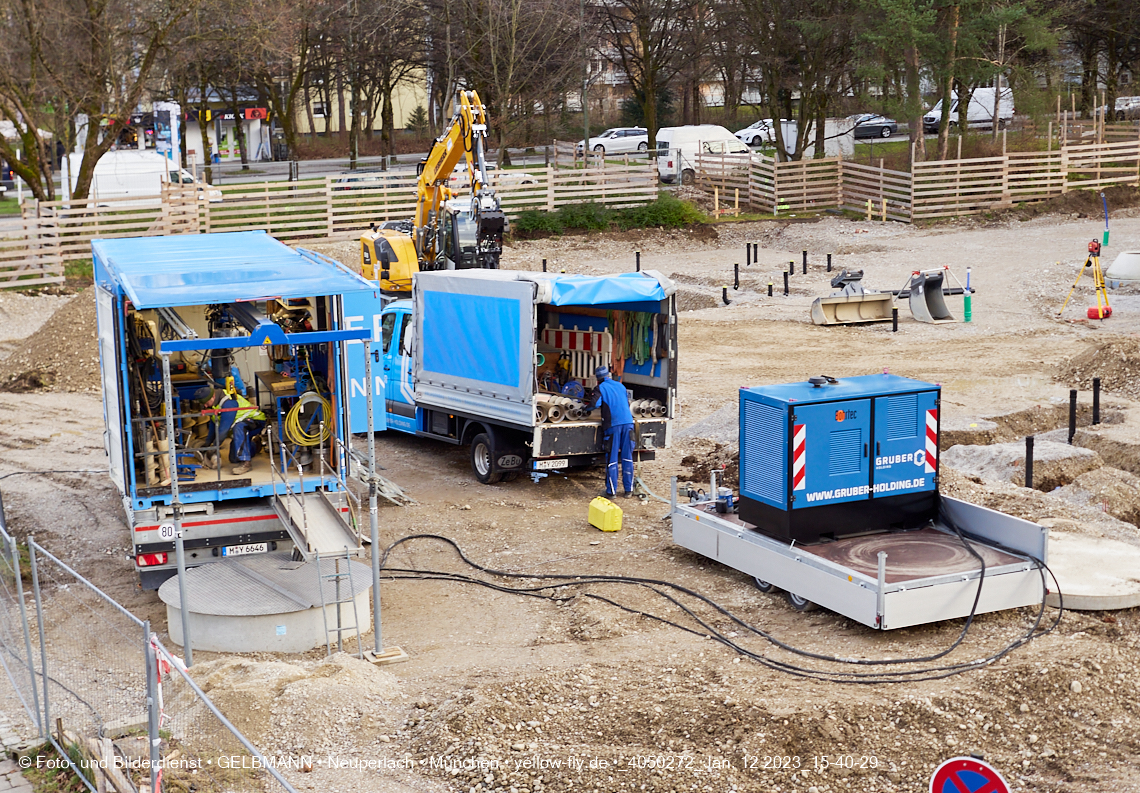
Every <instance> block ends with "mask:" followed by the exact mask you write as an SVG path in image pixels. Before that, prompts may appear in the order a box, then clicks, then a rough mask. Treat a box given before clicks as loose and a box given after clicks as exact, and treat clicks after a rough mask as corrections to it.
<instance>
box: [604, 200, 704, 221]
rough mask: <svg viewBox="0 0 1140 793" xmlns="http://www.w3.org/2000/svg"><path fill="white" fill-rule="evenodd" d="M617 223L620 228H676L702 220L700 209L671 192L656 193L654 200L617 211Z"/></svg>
mask: <svg viewBox="0 0 1140 793" xmlns="http://www.w3.org/2000/svg"><path fill="white" fill-rule="evenodd" d="M616 221H617V225H618V227H619V228H621V229H622V230H626V229H643V228H666V229H676V228H682V227H684V226H691V225H692V224H694V223H701V222H702V221H704V216H703V215H702V214H701V211H700V210H699V209H697V208H696V207H695V206H693V205H692V204H690V203H689V202H687V201H682V200H681V199H679V198H677V197H676V196H674V195H673V194H672V193H665V192H663V193H660V194H658V197H657V200H656V201H650V202H649V203H648V204H644V205H642V206H637V207H629V208H628V209H623V210H622V211H621V212H620V213H618V217H617V218H616Z"/></svg>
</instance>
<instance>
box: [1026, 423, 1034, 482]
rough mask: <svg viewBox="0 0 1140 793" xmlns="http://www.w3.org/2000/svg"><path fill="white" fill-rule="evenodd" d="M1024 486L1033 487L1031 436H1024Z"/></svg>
mask: <svg viewBox="0 0 1140 793" xmlns="http://www.w3.org/2000/svg"><path fill="white" fill-rule="evenodd" d="M1025 486H1026V487H1029V488H1031V487H1033V436H1032V435H1026V436H1025Z"/></svg>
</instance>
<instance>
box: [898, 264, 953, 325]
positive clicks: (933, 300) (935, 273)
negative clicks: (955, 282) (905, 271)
mask: <svg viewBox="0 0 1140 793" xmlns="http://www.w3.org/2000/svg"><path fill="white" fill-rule="evenodd" d="M942 282H943V273H942V270H921V271H919V272H916V273H913V274H912V275H911V277H910V283H909V284H908V285H907V288H906V290H904V291H906V292H908V293H909V297H910V313H911V315H912V316H913V317H914V318H915V319H917V320H918V321H919V322H928V323H930V324H933V325H938V324H941V323H944V322H957V321H958V320H956V319H954V317H952V316H951V315H950V310H949V309H948V308H946V300H945V299H944V298H943V296H942ZM900 297H901V295H900Z"/></svg>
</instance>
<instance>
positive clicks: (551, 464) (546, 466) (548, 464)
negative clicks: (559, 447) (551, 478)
mask: <svg viewBox="0 0 1140 793" xmlns="http://www.w3.org/2000/svg"><path fill="white" fill-rule="evenodd" d="M569 467H570V461H569V460H535V461H534V470H536V471H550V470H553V469H555V468H569Z"/></svg>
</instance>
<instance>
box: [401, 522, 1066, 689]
mask: <svg viewBox="0 0 1140 793" xmlns="http://www.w3.org/2000/svg"><path fill="white" fill-rule="evenodd" d="M959 534H960V533H959ZM960 536H961V535H960ZM421 539H427V540H435V541H439V542H443V543H446V544H447V545H450V546H451V547H452V549H453V550H454V551H455V552H456V554H457V555H458V556H459V558H460V559H462V560H463V562H464V563H465V564H467V565H468V566H470V567H472V568H474V569H475V570H478V571H479V572H482V573H485V574H487V575H493V576H498V577H503V578H515V579H520V578H521V579H533V580H539V581H555V582H558V583H550V584H544V585H540V586H534V587H511V586H507V585H504V584H498V583H495V582H493V581H488V580H486V579H483V578H477V577H474V576H469V575H464V574H462V573H453V572H447V571H436V570H420V569H405V568H389V567H387V561H388V557H389V555H390V554H391V552H392V551H393V550H394V549H395V548H396V547H398V546H399V545H402V544H404V543H405V542H409V541H411V540H421ZM962 539H963V542H964V543H966V540H965V538H964V537H962ZM966 544H967V547H968V548H969V545H968V543H966ZM970 551H971V553H974V554H975V555H977V554H976V552H975V551H974V550H973V549H972V548H970ZM1023 556H1024V555H1023ZM1027 558H1031V559H1032V557H1027ZM1032 561H1033V562H1034V563H1035V565H1036V567H1037V569H1038V572H1039V574H1040V575H1041V584H1042V593H1043V595H1042V602H1041V606H1040V608H1039V610H1038V613H1037V616H1036V618H1035V619H1034V621H1033V624H1032V625H1031V626H1030V628H1029V629H1028V631H1027V632H1026V633H1025V634H1024V635H1023V636H1021V637H1020V638H1018V639H1016V640H1014V641H1013V642H1011V643H1009V644H1008V645H1006V646H1005V647H1004V648H1002V649H1000V650H999V651H997V652H995V653H993V654H991V655H989V656H987V657H985V658H980V659H976V660H974V661H968V662H964V663H958V664H950V665H945V666H936V667H929V668H924V669H913V670H892V671H880V672H839V671H830V670H825V669H814V668H810V667H803V666H798V665H796V664H792V663H789V662H786V661H780V660H778V659H774V658H769V657H768V656H765V655H762V654H759V653H757V652H754V651H752V650H749V649H747V648H745V647H742V646H741V645H739V644H738V643H736V642H734V641H733V640H732V639H731V638H729V637H728V636H726V635H724V634H723V633H721V632H720V631H719V630H717V629H716V628H714V627H712V626H711V625H709V624H708V622H707V621H706V620H705V619H703V618H701V617H700V616H698V615H697V614H696V613H695V612H694V611H693V610H692V609H691V608H690V607H688V606H686V605H685V604H683V603H681V602H680V601H679V600H678V599H677V598H676V597H674V595H673V594H671V593H670V592H669V591H668V590H673V592H676V593H680V594H684V595H688V596H690V597H693V598H696V599H697V600H699V601H700V602H702V603H704V604H705V605H707V606H709V607H710V608H712V609H714V610H715V611H717V612H718V613H720V614H722V615H723V616H725V617H727V618H728V619H730V620H732V621H733V622H734V623H736V624H737V625H739V626H740V627H742V628H744V629H745V630H747V631H749V632H751V633H754V634H756V635H757V636H760V637H762V638H764V639H765V640H767V641H768V642H770V643H771V644H773V645H774V646H776V647H777V648H779V649H782V650H785V651H787V652H790V653H793V654H796V655H801V656H804V657H807V658H811V659H813V660H820V661H825V662H828V663H837V664H852V665H860V666H885V665H896V664H915V663H926V662H929V661H931V660H936V659H938V658H942V657H944V656H945V655H946V654H947V653H949V652H951V651H952V650H954V649H955V648H956V647H958V646H959V645H960V644H961V642H962V640H963V639H964V637H965V632H966V631H965V629H964V630H963V632H962V634H961V635H960V636H959V637H958V639H956V640H955V642H954V643H953V644H952V645H951V646H950V647H949V648H948V649H946V650H944V651H942V652H940V653H936V654H934V655H932V656H924V657H918V658H904V659H883V660H868V659H857V658H843V657H837V656H830V655H824V654H820V653H815V652H811V651H808V650H802V649H800V648H797V647H794V646H792V645H789V644H787V643H785V642H782V641H780V640H779V639H776V638H775V637H774V636H772V635H771V634H769V633H767V632H766V631H764V630H762V629H760V628H757V627H755V626H753V625H751V624H749V623H747V622H745V621H744V620H742V619H740V618H739V617H737V616H736V615H735V614H733V613H732V612H730V611H729V610H728V609H726V608H724V607H723V606H720V605H719V604H717V603H716V602H714V601H713V600H711V599H710V598H708V597H706V596H704V595H702V594H700V593H698V592H695V591H693V590H691V589H688V588H686V587H683V586H681V585H679V584H674V583H671V582H668V581H660V580H657V579H648V578H636V577H631V576H614V575H585V576H575V575H563V574H550V573H547V574H525V573H513V572H509V571H504V570H495V569H493V568H489V567H485V566H483V565H480V564H478V563H477V562H474V561H472V560H471V559H469V558H468V557H467V555H466V554H464V552H463V550H462V549H461V548H460V547H459V545H458V544H457V543H456V542H455V541H454V540H452V539H451V538H448V537H443V536H440V535H435V534H416V535H410V536H407V537H403V538H401V539H399V540H397V541H396V542H394V543H392V544H391V545H390V546H388V548H386V549H385V551H384V554H383V556H382V557H381V560H380V565H381V568H382V569H386V570H388V572H389V573H394V574H396V575H393V576H392V578H394V579H396V580H441V581H455V582H459V583H469V584H476V585H479V586H483V587H487V588H489V589H493V590H495V591H499V592H505V593H510V594H517V595H524V596H529V597H539V598H542V599H546V600H555V601H561V600H567V599H568V598H566V597H559V596H558V595H557V594H555V593H553V592H550V593H548V590H558V589H561V588H563V587H566V586H581V585H588V584H627V585H634V586H640V587H644V588H646V589H649V590H650V591H651V592H653V593H654V594H656V595H658V596H660V597H662V598H664V599H666V600H667V601H669V602H670V603H672V604H673V605H675V606H676V607H677V608H679V609H680V610H681V611H682V612H684V613H685V614H686V615H687V616H689V617H690V618H691V619H692V620H693V621H694V622H696V623H697V625H699V626H700V627H701V628H702V629H703V630H697V629H695V628H692V627H689V626H685V625H682V624H680V623H678V622H676V621H674V620H671V619H668V618H666V617H662V616H659V615H656V614H651V613H648V612H645V611H642V610H640V609H637V608H633V607H630V606H626V605H624V604H622V603H619V602H617V601H615V600H612V599H610V598H607V597H605V596H603V595H598V594H595V593H592V592H583V593H581V594H582V595H583V596H585V597H589V598H592V599H594V600H598V601H601V602H604V603H608V604H610V605H612V606H615V607H616V608H619V609H621V610H623V611H626V612H628V613H631V614H635V615H638V616H642V617H645V618H647V619H652V620H655V621H658V622H661V623H663V624H666V625H670V626H671V627H675V628H679V629H680V630H683V631H685V632H687V633H692V634H694V635H697V636H704V637H706V638H709V639H713V640H715V641H718V642H720V643H721V644H723V645H725V646H726V647H728V648H730V649H732V650H733V651H735V652H737V653H739V654H740V655H744V656H746V657H748V658H751V659H753V660H755V661H757V662H758V663H761V664H762V665H764V666H766V667H768V668H771V669H775V670H777V671H782V672H786V673H789V674H793V675H797V676H800V677H807V678H811V679H817V680H824V681H831V682H846V683H864V684H873V683H889V682H902V681H905V680H937V679H942V678H945V677H949V676H951V675H955V674H960V673H962V672H966V671H969V670H971V669H977V668H980V667H982V666H986V665H989V664H992V663H994V662H995V661H997V660H1000V659H1001V658H1002V657H1004V656H1005V655H1007V654H1009V653H1010V652H1012V651H1013V650H1014V649H1016V648H1017V647H1020V646H1022V645H1023V644H1026V643H1028V642H1029V641H1032V640H1033V639H1034V638H1037V637H1038V636H1043V635H1045V634H1047V633H1049V632H1051V631H1052V630H1054V629H1055V628H1056V627H1057V625H1058V624H1059V622H1060V619H1061V610H1059V611H1058V614H1057V618H1056V619H1055V620H1054V621H1053V624H1052V625H1050V626H1049V627H1048V628H1046V629H1044V630H1042V631H1039V630H1038V628H1039V627H1040V624H1041V621H1042V618H1043V616H1044V612H1045V606H1046V603H1045V593H1047V591H1048V590H1047V589H1046V586H1045V584H1046V581H1045V571H1046V570H1048V567H1047V566H1046V565H1045V564H1044V563H1043V562H1042V561H1041V560H1038V559H1032ZM983 567H984V560H983ZM1049 574H1050V576H1051V577H1052V578H1053V581H1054V584H1056V577H1055V576H1053V573H1052V571H1051V570H1049ZM1058 591H1059V588H1058ZM980 596H981V582H980V581H979V589H978V591H977V592H976V593H975V600H974V606H973V608H972V609H971V620H969V621H968V622H967V625H966V628H968V627H969V622H970V621H972V616H973V614H974V612H975V611H976V608H977V604H978V601H979V599H980Z"/></svg>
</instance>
